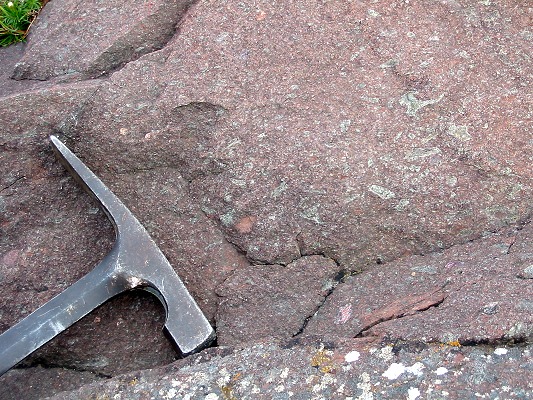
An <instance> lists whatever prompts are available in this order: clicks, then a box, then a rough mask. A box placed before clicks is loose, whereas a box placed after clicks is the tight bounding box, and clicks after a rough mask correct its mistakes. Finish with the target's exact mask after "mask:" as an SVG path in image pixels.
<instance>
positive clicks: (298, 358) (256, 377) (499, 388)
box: [53, 340, 533, 400]
mask: <svg viewBox="0 0 533 400" xmlns="http://www.w3.org/2000/svg"><path fill="white" fill-rule="evenodd" d="M531 352H532V348H531V346H528V347H515V348H503V347H488V346H481V347H453V346H427V345H421V346H404V345H401V344H397V345H371V344H367V343H365V342H364V341H360V340H353V341H344V342H331V343H328V344H326V345H324V344H323V343H316V344H314V345H313V344H310V343H307V344H305V343H302V344H299V345H296V346H291V345H286V346H284V347H278V346H275V345H272V344H257V345H255V346H251V347H249V348H246V349H243V350H238V351H234V352H231V351H230V352H228V351H226V352H224V350H223V349H221V350H219V351H217V352H208V353H204V354H202V355H200V356H193V357H191V359H189V360H187V363H185V364H184V363H179V364H175V365H174V366H169V367H167V368H164V369H161V370H153V371H148V372H142V373H136V374H130V375H125V376H123V377H121V378H119V379H113V380H111V381H109V382H97V383H95V384H92V385H88V386H86V387H84V388H82V389H80V390H79V391H75V392H72V393H66V394H60V395H57V396H55V397H53V399H55V400H60V399H61V400H67V399H68V400H70V399H72V400H82V399H83V400H84V399H98V398H106V396H107V397H109V398H113V399H128V400H137V399H139V400H140V399H150V398H158V399H190V400H192V399H198V400H200V399H202V400H203V399H208V400H211V399H220V400H222V399H269V400H270V399H276V400H282V399H343V400H345V399H444V398H445V399H453V400H459V399H461V400H470V399H472V400H473V399H479V398H487V399H496V398H508V399H524V400H525V399H528V398H530V396H531V395H533V385H532V383H531V380H530V379H528V377H527V376H528V375H531V372H532V368H533V364H532V362H531V357H532V355H531ZM228 353H229V354H228ZM513 371H521V373H516V372H513Z"/></svg>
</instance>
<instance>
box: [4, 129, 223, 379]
mask: <svg viewBox="0 0 533 400" xmlns="http://www.w3.org/2000/svg"><path fill="white" fill-rule="evenodd" d="M50 140H51V142H52V146H53V148H54V150H55V152H56V155H57V157H58V158H59V160H60V161H61V163H62V164H63V165H64V166H65V167H66V168H67V170H69V172H70V173H71V174H72V175H73V176H74V177H75V178H76V179H77V180H78V182H79V183H80V184H81V185H82V186H83V187H84V189H86V190H87V192H89V194H90V195H92V196H93V197H94V198H95V199H96V200H97V201H98V202H99V203H100V205H101V206H102V208H103V209H104V211H105V213H106V214H107V216H108V217H109V219H110V220H111V222H112V223H113V226H114V228H115V235H116V241H115V245H114V247H113V249H112V250H111V252H110V253H109V254H108V255H107V256H106V257H105V258H104V259H103V260H102V262H100V264H98V265H97V266H96V267H95V268H94V269H93V270H92V271H91V272H90V273H89V274H87V275H86V276H84V277H83V278H81V279H80V280H79V281H77V282H76V283H74V284H73V285H72V286H70V287H68V288H67V289H65V291H63V292H62V293H60V294H59V295H57V296H56V297H54V298H53V299H51V300H50V301H49V302H48V303H46V304H44V305H43V306H41V307H40V308H38V309H37V310H35V311H34V312H33V313H32V314H30V315H28V316H27V317H26V318H24V319H23V320H22V321H20V322H18V323H17V324H16V325H14V326H13V327H11V328H9V329H8V330H7V331H5V332H4V333H2V334H1V335H0V375H2V374H3V373H5V372H6V371H8V370H9V369H10V368H12V367H13V366H15V365H16V364H17V363H18V362H19V361H21V360H22V359H24V358H25V357H26V356H28V355H29V354H30V353H32V352H33V351H35V350H37V349H38V348H39V347H41V346H42V345H43V344H45V343H46V342H48V341H50V340H51V339H52V338H54V337H55V336H57V335H58V334H59V333H61V332H63V331H64V330H65V329H67V328H68V327H69V326H71V325H72V324H74V323H75V322H76V321H78V320H79V319H81V318H82V317H84V316H85V315H87V314H88V313H90V312H91V311H92V310H94V309H95V308H97V307H98V306H100V305H101V304H103V303H104V302H106V301H107V300H109V299H111V298H112V297H114V296H116V295H117V294H119V293H122V292H124V291H127V290H131V289H136V288H140V289H144V290H147V291H149V292H151V293H153V294H155V295H156V296H157V297H158V298H159V300H160V301H161V302H162V303H163V306H164V307H165V310H166V314H167V315H166V322H165V329H166V331H167V333H168V334H169V336H170V337H171V338H172V340H173V341H174V342H175V343H176V345H177V346H178V348H179V349H180V351H181V353H182V354H183V355H189V354H191V353H194V352H195V351H198V350H200V349H202V348H203V347H205V346H207V345H209V343H210V342H211V341H213V340H214V338H215V332H214V330H213V328H212V327H211V325H210V324H209V322H208V321H207V319H206V317H205V316H204V314H203V313H202V311H201V310H200V308H199V307H198V305H197V304H196V302H195V301H194V299H193V298H192V297H191V295H190V294H189V292H188V291H187V289H186V288H185V286H184V285H183V283H182V281H181V280H180V278H179V277H178V275H177V274H176V272H175V271H174V269H173V268H172V266H171V265H170V263H169V262H168V260H167V259H166V257H165V256H164V255H163V253H162V252H161V250H159V248H158V247H157V245H156V244H155V243H154V241H153V240H152V238H151V237H150V235H149V234H148V232H147V231H146V230H145V229H144V227H143V226H142V225H141V224H140V222H139V221H138V220H137V219H136V218H135V217H134V216H133V214H132V213H131V212H130V211H129V210H128V208H127V207H126V206H125V205H124V204H123V203H122V202H121V201H120V200H119V198H118V197H117V196H115V195H114V194H113V193H112V192H111V191H110V190H109V189H108V188H107V187H106V186H105V185H104V183H103V182H102V181H101V180H100V179H99V178H98V177H97V176H96V175H95V174H94V173H93V172H92V171H91V170H90V169H89V168H88V167H87V166H86V165H85V164H83V162H82V161H81V160H80V159H79V158H78V157H76V156H75V155H74V154H73V153H72V152H71V151H70V150H69V149H68V148H67V147H66V146H65V145H64V144H63V143H62V142H61V141H60V140H59V139H58V138H56V137H55V136H51V137H50Z"/></svg>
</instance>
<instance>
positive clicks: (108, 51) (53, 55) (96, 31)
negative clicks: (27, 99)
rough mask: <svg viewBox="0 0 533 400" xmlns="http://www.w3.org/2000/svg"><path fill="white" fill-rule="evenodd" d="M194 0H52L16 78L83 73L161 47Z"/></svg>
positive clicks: (106, 70) (95, 72) (109, 69)
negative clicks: (89, 0)
mask: <svg viewBox="0 0 533 400" xmlns="http://www.w3.org/2000/svg"><path fill="white" fill-rule="evenodd" d="M191 3H193V0H155V1H154V0H150V1H148V0H127V1H109V0H97V1H91V2H87V1H81V0H53V1H51V2H50V4H48V5H47V6H46V7H45V8H44V9H43V12H42V13H41V14H40V15H39V21H38V23H37V24H36V26H35V28H34V29H33V30H32V34H31V36H30V39H29V42H28V48H27V49H26V52H25V55H24V57H23V58H22V59H21V60H20V61H19V63H18V64H17V65H16V66H15V70H14V73H13V78H14V79H17V80H21V79H35V80H47V79H50V78H53V77H59V76H65V77H66V78H77V79H80V78H88V77H96V76H100V75H104V74H107V73H110V72H112V71H113V70H116V69H118V68H120V67H121V66H123V65H124V64H126V63H128V62H130V61H132V60H134V59H136V58H139V57H140V56H142V55H143V54H147V53H150V52H152V51H154V50H157V49H160V48H162V47H163V46H164V45H165V44H166V43H167V42H168V41H169V40H170V39H171V38H172V36H173V35H174V33H175V31H176V26H177V24H178V22H179V20H180V19H181V16H182V15H183V13H184V12H185V11H186V10H187V8H188V7H189V6H190V4H191ZM71 75H73V76H71Z"/></svg>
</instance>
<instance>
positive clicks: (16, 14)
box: [0, 0, 45, 46]
mask: <svg viewBox="0 0 533 400" xmlns="http://www.w3.org/2000/svg"><path fill="white" fill-rule="evenodd" d="M44 3H45V2H43V1H41V0H0V46H9V45H10V44H13V43H17V42H21V41H23V40H24V39H26V35H27V34H28V30H29V29H30V26H31V24H32V22H33V20H34V19H35V17H36V16H37V14H39V11H40V10H41V8H42V6H43V5H44Z"/></svg>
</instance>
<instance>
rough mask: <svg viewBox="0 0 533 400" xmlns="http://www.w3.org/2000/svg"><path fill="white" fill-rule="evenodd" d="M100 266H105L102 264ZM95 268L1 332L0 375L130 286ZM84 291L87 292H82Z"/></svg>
mask: <svg viewBox="0 0 533 400" xmlns="http://www.w3.org/2000/svg"><path fill="white" fill-rule="evenodd" d="M100 266H105V265H102V264H100ZM105 272H106V271H105V269H103V268H98V267H97V268H95V269H93V271H91V272H90V273H89V274H87V275H85V276H84V277H83V278H81V279H80V280H79V281H77V282H76V283H74V284H73V285H72V286H70V287H68V288H67V289H65V290H64V291H63V292H61V293H60V294H58V295H57V296H55V297H54V298H53V299H51V300H50V301H48V302H47V303H45V304H44V305H43V306H42V307H40V308H38V309H37V310H35V311H34V312H33V313H31V314H30V315H28V316H27V317H26V318H24V319H23V320H21V321H20V322H19V323H17V324H16V325H14V326H13V327H11V328H9V329H8V330H7V331H5V332H4V333H2V334H1V335H0V375H2V374H4V373H5V372H7V371H8V370H9V369H11V368H12V367H14V366H15V365H16V364H17V363H18V362H20V361H21V360H23V359H24V358H25V357H26V356H28V355H29V354H31V353H33V352H34V351H35V350H37V349H38V348H39V347H41V346H42V345H43V344H45V343H47V342H48V341H50V340H51V339H53V338H54V337H55V336H57V335H58V334H60V333H61V332H63V331H64V330H65V329H67V328H68V327H69V326H71V325H72V324H74V323H75V322H76V321H78V320H79V319H81V318H82V317H84V316H85V315H87V314H89V313H90V312H91V311H93V310H94V309H95V308H96V307H98V306H100V305H101V304H102V303H103V302H104V301H105V299H109V298H111V297H113V296H114V295H117V294H119V293H121V292H123V291H124V290H126V289H127V287H125V286H124V284H123V282H121V280H116V279H113V277H112V276H109V275H108V274H106V273H105ZM80 293H84V295H83V296H80Z"/></svg>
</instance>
